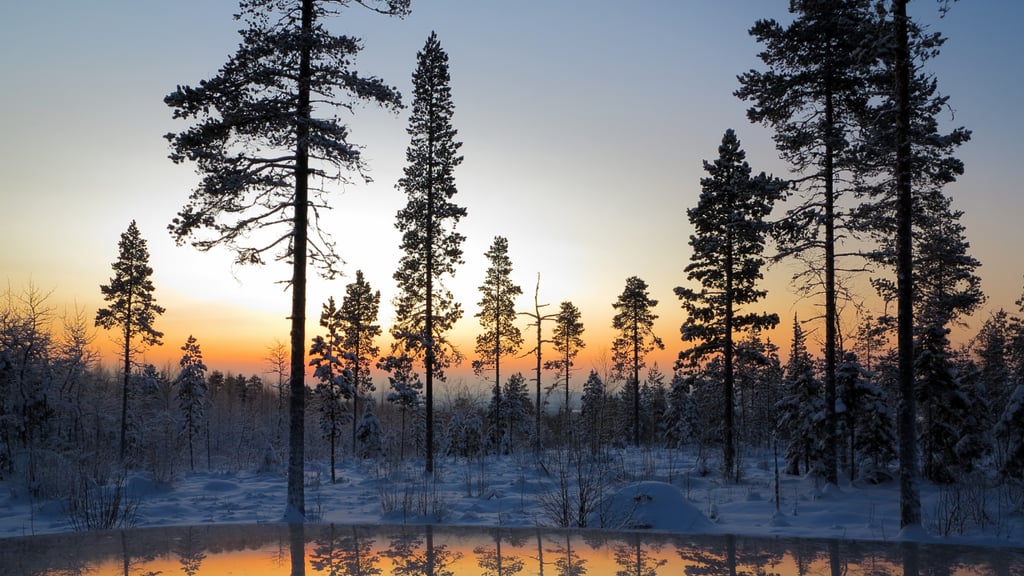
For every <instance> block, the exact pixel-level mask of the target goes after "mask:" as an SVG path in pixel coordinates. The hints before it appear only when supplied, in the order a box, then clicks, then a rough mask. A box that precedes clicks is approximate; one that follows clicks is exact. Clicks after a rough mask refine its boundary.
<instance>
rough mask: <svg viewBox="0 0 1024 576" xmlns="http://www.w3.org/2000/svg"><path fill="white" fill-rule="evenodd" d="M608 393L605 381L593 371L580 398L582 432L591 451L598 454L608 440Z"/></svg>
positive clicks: (584, 385) (584, 384) (588, 376)
mask: <svg viewBox="0 0 1024 576" xmlns="http://www.w3.org/2000/svg"><path fill="white" fill-rule="evenodd" d="M607 400H608V393H607V391H606V389H605V385H604V381H602V380H601V377H600V376H599V375H598V374H597V371H596V370H591V371H590V374H588V375H587V380H586V381H585V382H584V383H583V394H582V395H581V397H580V423H581V425H580V431H581V432H582V434H583V436H584V437H585V438H586V441H587V443H588V445H589V446H590V449H591V451H594V452H596V451H597V449H598V447H600V446H601V445H602V444H603V443H604V441H605V440H606V439H607V438H608V427H607V424H606V422H605V418H606V416H607V415H608V414H607V410H606V405H607Z"/></svg>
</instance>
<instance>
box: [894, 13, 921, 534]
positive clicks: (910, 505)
mask: <svg viewBox="0 0 1024 576" xmlns="http://www.w3.org/2000/svg"><path fill="white" fill-rule="evenodd" d="M907 1H908V0H893V3H892V9H893V24H894V26H895V36H896V54H895V57H896V62H895V73H896V78H895V85H896V306H897V315H898V321H897V326H896V342H897V348H898V350H899V366H898V374H899V390H900V402H899V413H898V415H897V421H898V426H897V427H898V433H899V445H900V464H899V466H900V526H901V527H906V526H912V525H920V524H921V495H920V493H919V492H918V488H917V466H918V464H917V430H916V426H915V420H916V419H917V406H916V403H915V398H914V290H913V281H912V280H913V263H914V261H913V247H912V244H911V240H912V238H911V232H912V229H911V219H912V208H913V204H912V196H911V194H912V188H911V169H912V168H911V157H910V154H911V149H910V47H909V38H908V31H907Z"/></svg>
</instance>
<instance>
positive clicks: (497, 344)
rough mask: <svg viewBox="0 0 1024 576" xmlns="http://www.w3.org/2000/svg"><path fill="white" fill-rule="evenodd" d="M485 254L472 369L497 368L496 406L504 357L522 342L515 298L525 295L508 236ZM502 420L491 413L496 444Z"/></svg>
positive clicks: (497, 241) (494, 443) (498, 403)
mask: <svg viewBox="0 0 1024 576" xmlns="http://www.w3.org/2000/svg"><path fill="white" fill-rule="evenodd" d="M484 256H485V257H486V258H487V261H488V262H490V266H489V267H488V268H487V273H486V277H485V278H484V283H483V285H481V286H480V288H479V290H480V302H479V303H478V305H479V306H480V311H479V312H477V313H476V317H477V318H479V319H480V326H481V327H482V328H483V329H484V332H483V334H480V335H478V336H477V337H476V349H475V350H474V351H475V352H476V355H477V359H476V360H473V372H475V373H476V374H477V375H478V376H479V375H480V374H482V373H483V372H484V370H487V369H493V370H494V386H493V387H492V391H493V397H494V402H493V405H494V406H495V408H497V407H498V406H499V405H500V402H499V400H500V397H501V358H502V357H503V356H512V355H514V354H515V353H516V352H518V351H519V348H520V347H521V346H522V345H523V334H522V332H521V331H520V330H519V327H517V326H516V325H515V320H516V297H518V296H520V295H522V293H523V290H522V288H520V287H519V286H518V285H516V284H515V283H513V282H512V277H511V276H512V261H511V260H510V259H509V257H508V239H506V238H503V237H501V236H495V238H494V242H493V243H492V244H491V247H490V249H488V250H487V252H486V253H485V254H484ZM499 420H500V419H499V418H498V415H497V414H496V413H494V414H491V415H490V425H491V430H492V432H491V442H492V445H495V446H497V442H498V441H499V440H500V435H499V434H498V430H499V429H500V428H501V425H500V421H499Z"/></svg>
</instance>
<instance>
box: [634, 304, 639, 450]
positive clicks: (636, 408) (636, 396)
mask: <svg viewBox="0 0 1024 576" xmlns="http://www.w3.org/2000/svg"><path fill="white" fill-rule="evenodd" d="M638 315H639V314H638V313H637V311H636V310H634V311H633V445H634V446H636V447H637V448H639V447H640V328H639V326H638V322H637V317H638Z"/></svg>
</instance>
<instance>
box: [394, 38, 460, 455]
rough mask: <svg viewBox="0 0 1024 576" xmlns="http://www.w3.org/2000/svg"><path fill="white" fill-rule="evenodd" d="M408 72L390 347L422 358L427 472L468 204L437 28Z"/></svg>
mask: <svg viewBox="0 0 1024 576" xmlns="http://www.w3.org/2000/svg"><path fill="white" fill-rule="evenodd" d="M416 59H417V66H416V71H415V72H414V73H413V76H412V82H413V101H412V115H411V117H410V119H409V128H408V129H407V132H408V134H409V136H410V137H411V142H410V144H409V147H408V149H407V150H406V153H405V157H406V162H407V165H406V167H405V172H404V176H403V177H402V178H401V179H400V180H399V182H398V188H399V189H400V190H402V191H404V192H405V193H406V195H407V196H408V203H407V204H406V206H405V208H403V209H401V210H399V212H398V215H397V218H396V222H395V227H396V228H398V230H399V232H401V233H402V244H401V248H402V251H403V252H405V255H404V256H403V257H402V258H401V260H400V261H399V264H398V270H397V271H396V272H395V274H394V279H395V281H396V282H397V283H398V289H399V294H398V295H397V296H395V299H394V305H395V322H394V324H392V327H391V335H392V336H393V337H394V339H395V349H394V351H393V352H394V353H396V354H398V355H402V354H408V355H410V356H413V357H415V358H418V359H422V360H423V367H424V377H425V399H424V400H425V408H426V425H427V429H426V446H425V450H426V453H425V455H424V459H425V465H426V471H427V472H428V473H433V470H434V452H433V451H434V378H435V377H437V378H438V379H439V380H443V379H444V370H445V368H447V367H449V366H451V365H452V364H455V363H458V362H459V361H461V356H460V355H459V353H458V351H457V350H456V349H455V348H454V347H452V346H451V344H450V343H448V342H447V340H446V339H445V334H446V333H447V332H448V331H449V330H451V328H452V327H453V326H454V325H455V322H457V321H458V320H459V318H461V317H462V307H461V306H460V305H459V304H458V303H457V302H455V299H454V297H453V296H452V293H451V292H450V291H449V290H448V289H447V288H445V287H444V284H443V282H442V280H443V277H444V276H452V275H454V274H455V268H456V266H458V265H459V264H462V243H463V241H464V240H465V237H464V236H462V235H461V234H459V233H457V232H455V226H456V225H457V224H458V222H459V220H460V219H461V218H462V217H463V216H465V215H466V209H465V208H462V207H460V206H458V205H456V204H455V203H453V202H452V199H453V198H454V196H455V194H456V193H457V192H458V190H457V188H456V187H455V168H457V167H458V165H459V164H461V163H462V156H460V155H459V154H458V151H459V148H460V147H461V146H462V143H461V142H458V141H456V140H455V137H456V136H457V132H456V130H455V128H453V127H452V123H451V121H452V115H453V113H454V112H455V104H454V103H453V102H452V97H451V88H450V87H449V82H450V81H451V78H450V76H449V73H448V54H447V53H446V52H445V51H444V50H443V49H442V48H441V43H440V42H439V41H438V39H437V34H435V33H431V34H430V37H429V38H427V42H426V44H425V45H424V47H423V50H421V51H420V52H419V53H418V54H417V55H416Z"/></svg>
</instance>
